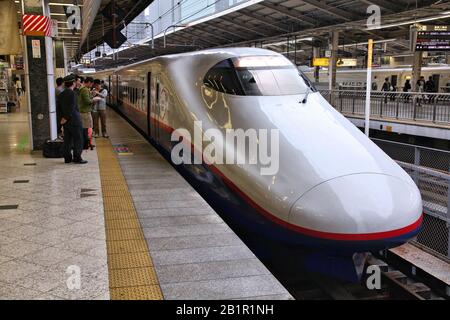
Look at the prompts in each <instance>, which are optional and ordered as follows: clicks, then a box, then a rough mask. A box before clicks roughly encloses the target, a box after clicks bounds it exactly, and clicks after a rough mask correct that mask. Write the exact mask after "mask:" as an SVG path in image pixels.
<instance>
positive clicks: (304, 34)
mask: <svg viewBox="0 0 450 320" xmlns="http://www.w3.org/2000/svg"><path fill="white" fill-rule="evenodd" d="M125 2H127V1H125ZM128 2H130V1H128ZM133 3H134V2H133ZM416 3H417V4H416ZM370 5H378V6H379V7H380V8H381V14H382V16H381V19H382V26H383V27H382V28H379V29H372V30H369V29H368V27H367V19H368V17H369V16H370V15H369V14H368V13H367V10H368V7H369V6H370ZM143 7H144V6H143ZM142 10H143V9H142ZM142 10H141V11H142ZM136 11H137V10H136ZM138 13H139V12H138ZM436 17H439V19H438V20H436ZM441 17H442V18H441ZM428 19H432V20H433V22H432V23H433V24H446V23H447V24H449V21H450V1H449V0H447V1H446V0H440V1H438V0H431V1H430V0H422V1H416V0H396V1H384V0H325V1H319V0H265V1H262V2H258V3H255V4H253V5H251V6H248V7H246V8H243V9H241V10H238V11H234V12H232V13H229V14H227V15H223V16H220V17H218V18H215V19H214V20H209V21H206V22H202V23H200V24H196V25H194V24H193V25H191V26H189V27H187V28H185V29H182V30H179V31H177V32H174V33H171V34H169V35H168V36H167V39H166V40H167V46H166V48H164V45H163V42H164V41H163V38H162V37H160V38H158V39H156V40H155V49H151V47H150V46H149V45H148V44H144V45H135V46H132V47H130V48H129V49H126V50H123V51H120V53H119V54H118V58H117V57H115V58H114V59H113V58H112V57H111V56H110V57H107V58H105V59H98V60H96V62H95V64H96V67H97V68H108V67H113V66H116V65H124V64H128V63H133V62H136V61H139V60H143V59H148V58H151V57H154V56H157V55H161V54H165V53H173V52H183V51H192V50H197V49H205V48H213V47H230V46H256V47H264V48H268V49H272V50H275V51H278V52H284V53H286V52H292V53H294V51H295V52H296V54H297V55H298V57H299V59H301V58H302V55H306V56H308V57H310V55H311V48H312V47H313V46H318V47H322V48H325V47H328V39H329V35H330V32H332V31H341V32H340V41H339V43H340V46H342V50H343V51H349V52H351V51H352V50H356V51H364V50H365V46H364V43H366V42H367V40H368V39H369V38H371V39H374V40H375V41H378V42H382V41H385V42H384V43H386V44H385V45H384V52H385V53H386V54H395V53H404V52H406V51H409V50H410V44H409V43H410V42H409V34H410V31H409V30H410V29H409V26H410V25H411V24H412V23H414V22H415V21H416V22H423V21H424V20H425V21H427V20H428ZM424 23H425V22H424ZM93 33H94V34H98V33H99V31H98V27H97V28H94V29H93ZM288 39H289V43H288ZM295 39H297V41H295ZM358 44H361V45H360V46H358ZM84 52H87V51H84ZM303 58H306V57H303Z"/></svg>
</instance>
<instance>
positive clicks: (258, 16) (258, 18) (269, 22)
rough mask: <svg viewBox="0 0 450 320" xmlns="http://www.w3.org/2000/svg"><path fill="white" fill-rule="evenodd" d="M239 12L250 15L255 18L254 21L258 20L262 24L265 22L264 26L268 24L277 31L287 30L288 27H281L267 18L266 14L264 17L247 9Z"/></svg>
mask: <svg viewBox="0 0 450 320" xmlns="http://www.w3.org/2000/svg"><path fill="white" fill-rule="evenodd" d="M239 13H240V14H242V15H244V16H247V17H250V18H252V19H254V20H256V21H258V22H260V23H262V24H265V25H266V26H269V27H271V28H275V29H277V30H278V31H281V32H289V29H287V28H282V27H280V26H278V25H277V24H276V23H275V22H273V20H272V19H271V18H268V17H267V16H265V17H264V16H260V15H258V14H254V13H251V12H249V11H247V10H241V11H239Z"/></svg>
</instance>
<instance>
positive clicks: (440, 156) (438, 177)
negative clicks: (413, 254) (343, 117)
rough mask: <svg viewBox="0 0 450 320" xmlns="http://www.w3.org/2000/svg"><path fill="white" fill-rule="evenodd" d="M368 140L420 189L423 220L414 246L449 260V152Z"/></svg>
mask: <svg viewBox="0 0 450 320" xmlns="http://www.w3.org/2000/svg"><path fill="white" fill-rule="evenodd" d="M372 140H373V141H374V142H375V143H376V144H377V145H378V146H379V147H380V148H381V149H383V150H384V151H385V152H386V153H387V154H388V155H389V156H390V157H391V158H393V159H394V160H396V161H397V162H398V163H399V164H400V166H401V167H402V168H403V169H404V170H405V171H406V172H408V174H410V175H411V177H412V178H413V180H414V181H415V183H416V184H417V186H418V187H419V189H420V192H421V194H422V199H423V205H424V212H425V217H424V224H423V229H422V231H421V232H420V234H419V236H418V238H417V240H416V241H417V243H418V244H419V245H421V246H422V247H425V248H427V249H428V250H431V251H433V252H434V253H435V254H437V255H439V256H442V257H445V258H446V259H450V210H449V208H450V192H449V191H450V173H449V169H450V152H447V151H442V150H437V149H432V148H425V147H418V146H414V145H409V144H404V143H398V142H391V141H386V140H379V139H372Z"/></svg>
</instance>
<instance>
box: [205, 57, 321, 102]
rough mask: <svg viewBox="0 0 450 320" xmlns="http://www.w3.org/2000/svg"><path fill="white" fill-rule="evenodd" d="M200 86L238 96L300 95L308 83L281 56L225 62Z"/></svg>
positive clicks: (307, 86) (207, 75) (215, 67)
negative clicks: (203, 85)
mask: <svg viewBox="0 0 450 320" xmlns="http://www.w3.org/2000/svg"><path fill="white" fill-rule="evenodd" d="M204 84H205V85H206V86H208V87H210V88H212V89H214V90H216V91H219V92H224V93H227V94H233V95H241V96H283V95H297V94H304V93H306V92H307V91H308V89H309V88H310V89H311V90H313V91H315V89H314V87H313V86H312V84H311V83H310V82H309V80H308V79H307V78H306V76H304V75H303V74H302V73H301V72H299V71H298V70H297V69H296V68H295V67H294V66H293V65H292V64H291V63H290V62H289V60H287V59H285V58H284V57H279V56H273V57H266V56H263V57H244V58H239V59H228V60H225V61H222V62H220V63H219V64H217V65H216V66H214V67H213V68H212V69H211V70H210V71H209V72H208V73H207V74H206V76H205V79H204Z"/></svg>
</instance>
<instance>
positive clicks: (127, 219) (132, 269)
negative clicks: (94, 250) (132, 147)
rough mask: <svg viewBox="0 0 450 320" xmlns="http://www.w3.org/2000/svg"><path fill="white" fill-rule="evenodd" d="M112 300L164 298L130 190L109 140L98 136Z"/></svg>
mask: <svg viewBox="0 0 450 320" xmlns="http://www.w3.org/2000/svg"><path fill="white" fill-rule="evenodd" d="M97 154H98V160H99V167H100V179H101V184H102V192H103V206H104V212H105V228H106V246H107V253H108V271H109V289H110V296H111V300H163V294H162V291H161V287H160V286H159V281H158V278H157V275H156V271H155V268H154V266H153V262H152V259H151V256H150V252H149V248H148V245H147V242H146V241H145V238H144V234H143V232H142V227H141V224H140V222H139V219H138V216H137V213H136V209H135V207H134V204H133V200H132V197H131V194H130V192H129V190H128V185H127V183H126V180H125V177H124V176H123V173H122V169H121V167H120V164H119V161H118V159H117V155H116V154H115V153H114V150H113V146H112V144H111V142H110V141H109V140H105V139H101V140H100V139H99V140H97Z"/></svg>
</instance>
